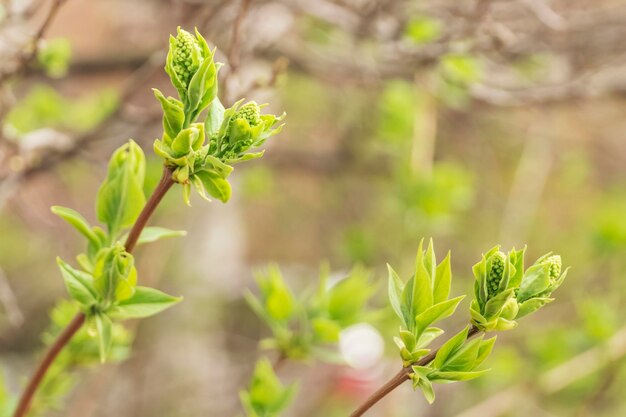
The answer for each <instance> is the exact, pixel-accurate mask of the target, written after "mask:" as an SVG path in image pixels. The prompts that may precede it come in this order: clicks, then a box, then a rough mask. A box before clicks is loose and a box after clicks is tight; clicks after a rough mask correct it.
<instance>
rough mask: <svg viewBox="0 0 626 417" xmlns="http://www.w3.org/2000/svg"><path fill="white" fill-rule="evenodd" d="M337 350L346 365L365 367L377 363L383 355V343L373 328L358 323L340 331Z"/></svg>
mask: <svg viewBox="0 0 626 417" xmlns="http://www.w3.org/2000/svg"><path fill="white" fill-rule="evenodd" d="M339 350H340V351H341V355H342V356H343V358H344V360H345V361H346V363H347V364H348V365H350V366H351V367H353V368H357V369H365V368H371V367H373V366H374V365H376V364H377V363H378V361H379V360H380V358H381V357H382V356H383V353H384V350H385V343H384V341H383V338H382V337H381V335H380V333H378V331H377V330H376V329H375V328H373V327H372V326H370V325H369V324H366V323H360V324H355V325H354V326H350V327H348V328H347V329H345V330H344V331H342V332H341V337H340V339H339Z"/></svg>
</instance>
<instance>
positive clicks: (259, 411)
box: [239, 358, 298, 417]
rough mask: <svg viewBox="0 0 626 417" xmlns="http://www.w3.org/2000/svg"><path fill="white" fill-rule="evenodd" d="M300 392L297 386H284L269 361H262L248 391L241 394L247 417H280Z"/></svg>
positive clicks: (256, 368) (255, 369)
mask: <svg viewBox="0 0 626 417" xmlns="http://www.w3.org/2000/svg"><path fill="white" fill-rule="evenodd" d="M297 390H298V386H297V384H291V385H288V386H285V385H283V384H282V383H281V382H280V380H279V379H278V377H277V376H276V374H275V373H274V369H273V368H272V365H271V363H270V362H269V361H268V360H267V359H265V358H264V359H261V360H259V361H258V362H257V364H256V367H255V368H254V373H253V375H252V378H251V380H250V383H249V386H248V387H247V389H246V390H242V391H241V392H240V393H239V397H240V399H241V403H242V405H243V407H244V411H245V413H246V416H247V417H274V416H278V415H279V414H280V413H281V412H282V411H283V410H284V409H285V408H286V407H287V406H288V405H289V403H290V401H291V399H292V398H293V396H294V395H295V394H296V392H297Z"/></svg>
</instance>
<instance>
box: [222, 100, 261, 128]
mask: <svg viewBox="0 0 626 417" xmlns="http://www.w3.org/2000/svg"><path fill="white" fill-rule="evenodd" d="M239 119H243V120H245V121H247V122H248V124H249V125H250V126H256V125H259V124H261V122H262V120H261V108H260V107H259V105H258V104H256V102H254V101H250V102H248V103H246V104H244V105H243V106H241V107H240V108H239V110H237V113H235V115H234V116H233V118H232V119H231V121H230V123H231V125H232V124H233V122H234V121H235V120H239Z"/></svg>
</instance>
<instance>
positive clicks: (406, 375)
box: [350, 326, 480, 417]
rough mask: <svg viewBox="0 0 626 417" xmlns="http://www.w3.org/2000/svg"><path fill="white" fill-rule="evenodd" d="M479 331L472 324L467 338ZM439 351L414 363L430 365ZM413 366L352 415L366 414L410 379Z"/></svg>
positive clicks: (387, 383)
mask: <svg viewBox="0 0 626 417" xmlns="http://www.w3.org/2000/svg"><path fill="white" fill-rule="evenodd" d="M479 333H480V330H478V328H477V327H475V326H472V327H471V328H470V330H469V332H468V333H467V338H468V339H470V338H472V337H474V336H476V335H477V334H479ZM437 352H439V349H437V350H434V351H432V352H430V353H429V354H428V355H426V356H424V357H423V358H422V359H420V360H419V361H418V362H416V363H414V364H413V365H417V366H426V365H428V364H429V363H431V362H432V361H433V360H434V359H435V356H437ZM413 365H411V366H413ZM411 366H407V367H404V368H402V369H400V371H399V372H398V373H397V374H395V375H394V376H393V377H392V378H391V379H390V380H389V381H387V382H386V383H385V384H384V385H383V386H382V387H380V388H379V389H378V390H377V391H376V392H375V393H373V394H372V395H371V396H370V397H369V398H368V399H366V400H365V402H364V403H363V404H361V405H360V406H359V407H358V408H357V409H356V410H354V411H353V412H352V414H350V417H360V416H362V415H363V414H365V412H367V410H369V409H370V408H372V406H374V404H376V403H377V402H378V401H380V400H382V399H383V398H384V397H385V396H387V394H389V393H390V392H392V391H393V390H395V389H396V388H398V387H399V386H400V385H402V384H403V383H404V382H406V381H408V380H409V379H410V374H411V373H412V372H413V369H412V368H411Z"/></svg>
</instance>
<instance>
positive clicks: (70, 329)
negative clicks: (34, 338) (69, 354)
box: [13, 313, 85, 417]
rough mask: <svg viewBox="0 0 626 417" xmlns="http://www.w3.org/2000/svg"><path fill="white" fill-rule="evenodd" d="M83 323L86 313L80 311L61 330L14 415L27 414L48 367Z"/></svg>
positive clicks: (14, 416)
mask: <svg viewBox="0 0 626 417" xmlns="http://www.w3.org/2000/svg"><path fill="white" fill-rule="evenodd" d="M83 323H85V315H84V314H83V313H78V314H77V315H76V316H75V317H74V318H73V319H72V321H71V322H70V324H68V325H67V327H66V328H65V329H64V330H63V332H61V334H60V335H59V337H58V338H57V339H56V340H55V341H54V343H53V344H52V346H50V349H48V352H47V353H46V356H44V358H43V360H42V361H41V363H40V364H39V366H38V367H37V370H36V371H35V374H34V375H33V377H32V378H31V379H30V382H29V383H28V385H27V386H26V389H25V390H24V393H23V394H22V397H21V398H20V402H19V404H18V406H17V409H16V410H15V414H13V417H23V416H25V415H26V413H27V412H28V409H29V407H30V403H31V401H32V399H33V396H34V395H35V391H37V388H38V387H39V384H41V381H42V380H43V378H44V376H45V375H46V372H47V371H48V368H50V365H52V363H53V362H54V360H55V359H56V357H57V355H58V354H59V353H60V352H61V350H63V348H64V347H65V345H67V343H68V342H69V341H70V339H71V338H72V337H73V336H74V335H75V334H76V332H77V331H79V330H80V328H81V327H82V326H83Z"/></svg>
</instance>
